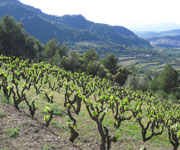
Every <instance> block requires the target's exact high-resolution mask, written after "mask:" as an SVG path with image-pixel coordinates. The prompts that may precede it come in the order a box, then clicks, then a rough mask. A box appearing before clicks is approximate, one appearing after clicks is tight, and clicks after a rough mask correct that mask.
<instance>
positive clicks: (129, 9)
mask: <svg viewBox="0 0 180 150" xmlns="http://www.w3.org/2000/svg"><path fill="white" fill-rule="evenodd" d="M20 1H21V2H22V3H24V4H28V5H31V6H33V7H36V8H39V9H41V10H42V12H44V13H46V14H51V15H57V16H63V15H66V14H81V15H83V16H84V17H85V18H86V19H88V20H90V21H93V22H97V23H105V24H110V25H122V26H125V27H131V28H132V27H133V26H134V25H142V24H156V23H177V24H180V9H179V7H180V0H20Z"/></svg>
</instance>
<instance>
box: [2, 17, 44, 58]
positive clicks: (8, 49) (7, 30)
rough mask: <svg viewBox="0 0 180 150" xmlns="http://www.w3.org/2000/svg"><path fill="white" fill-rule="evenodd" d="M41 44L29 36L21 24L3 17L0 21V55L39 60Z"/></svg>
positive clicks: (11, 18)
mask: <svg viewBox="0 0 180 150" xmlns="http://www.w3.org/2000/svg"><path fill="white" fill-rule="evenodd" d="M42 50H43V46H42V44H41V43H40V42H39V41H38V40H37V39H35V38H34V37H32V36H29V35H28V34H27V33H26V32H25V30H24V26H23V24H22V23H21V22H16V20H15V19H14V18H13V17H9V16H8V15H5V16H4V17H3V18H2V19H1V20H0V53H1V54H3V55H6V56H10V57H12V56H15V57H20V58H29V59H35V58H36V59H39V58H40V53H41V51H42Z"/></svg>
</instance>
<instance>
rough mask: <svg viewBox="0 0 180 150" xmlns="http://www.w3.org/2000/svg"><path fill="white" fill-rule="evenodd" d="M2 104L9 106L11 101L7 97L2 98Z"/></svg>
mask: <svg viewBox="0 0 180 150" xmlns="http://www.w3.org/2000/svg"><path fill="white" fill-rule="evenodd" d="M1 102H3V103H4V104H9V100H8V99H7V98H6V97H1Z"/></svg>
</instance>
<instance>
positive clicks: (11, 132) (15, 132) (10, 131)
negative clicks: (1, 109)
mask: <svg viewBox="0 0 180 150" xmlns="http://www.w3.org/2000/svg"><path fill="white" fill-rule="evenodd" d="M7 133H8V134H9V136H10V137H13V138H15V137H16V136H17V135H18V134H19V128H18V127H16V128H11V129H7Z"/></svg>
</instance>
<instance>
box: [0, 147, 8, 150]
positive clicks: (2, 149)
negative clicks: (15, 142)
mask: <svg viewBox="0 0 180 150" xmlns="http://www.w3.org/2000/svg"><path fill="white" fill-rule="evenodd" d="M0 150H8V148H7V147H3V148H1V149H0Z"/></svg>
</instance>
